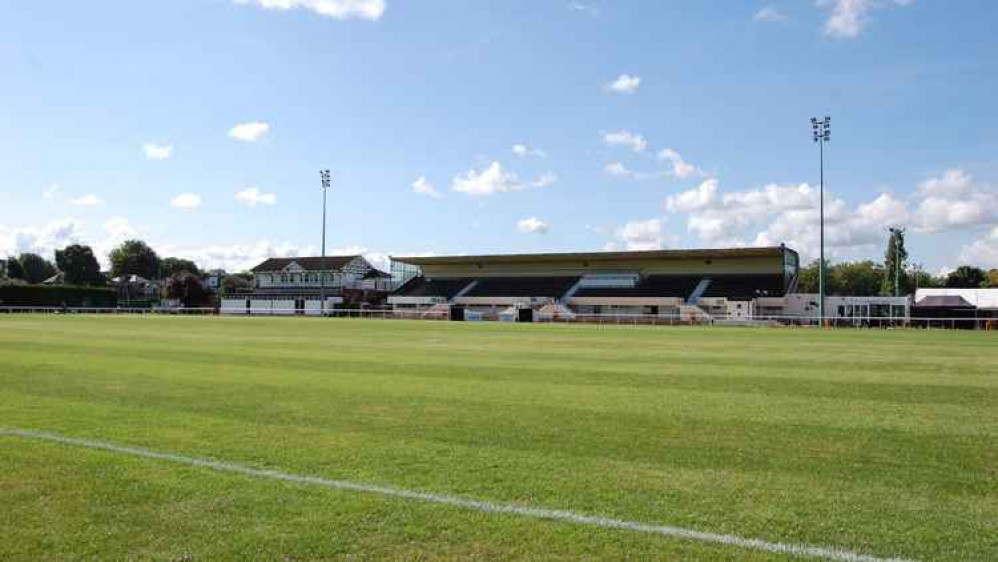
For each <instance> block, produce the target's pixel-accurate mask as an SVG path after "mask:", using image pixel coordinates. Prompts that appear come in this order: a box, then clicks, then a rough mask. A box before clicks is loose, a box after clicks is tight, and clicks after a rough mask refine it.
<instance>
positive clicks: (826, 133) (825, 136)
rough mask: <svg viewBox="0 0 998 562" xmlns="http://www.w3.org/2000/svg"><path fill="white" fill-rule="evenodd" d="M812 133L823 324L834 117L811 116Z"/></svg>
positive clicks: (819, 283) (820, 313)
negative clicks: (828, 150) (828, 146)
mask: <svg viewBox="0 0 998 562" xmlns="http://www.w3.org/2000/svg"><path fill="white" fill-rule="evenodd" d="M811 133H812V134H813V138H814V142H816V143H818V153H819V158H820V166H821V182H820V184H819V185H820V187H819V192H820V194H819V198H820V201H819V202H818V215H819V235H818V237H819V244H820V246H821V254H820V257H819V258H818V316H819V322H821V324H822V325H824V323H825V143H827V142H829V141H831V140H832V118H831V117H828V116H826V117H825V119H824V121H818V119H817V118H815V117H812V118H811Z"/></svg>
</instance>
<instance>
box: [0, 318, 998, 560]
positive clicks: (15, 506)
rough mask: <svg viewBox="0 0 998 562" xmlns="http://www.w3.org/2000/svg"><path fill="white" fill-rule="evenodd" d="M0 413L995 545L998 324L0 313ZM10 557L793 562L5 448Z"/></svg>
mask: <svg viewBox="0 0 998 562" xmlns="http://www.w3.org/2000/svg"><path fill="white" fill-rule="evenodd" d="M0 428H8V429H10V428H17V429H23V430H39V431H46V432H52V433H58V434H60V435H65V436H70V437H77V438H85V439H95V440H101V441H106V442H111V443H115V444H118V445H124V446H135V447H144V448H147V449H152V450H155V451H163V452H170V453H179V454H184V455H188V456H192V457H199V458H213V459H218V460H223V461H229V462H234V463H240V464H242V465H246V466H250V467H255V468H265V469H273V470H279V471H282V472H289V473H294V474H303V475H313V476H320V477H324V478H330V479H344V480H349V481H352V482H360V483H368V484H380V485H386V486H392V487H396V488H404V489H410V490H422V491H427V492H433V493H441V494H450V495H457V496H461V497H467V498H472V499H479V500H486V501H492V502H500V503H511V504H517V505H524V506H537V507H543V508H550V509H563V510H571V511H574V512H579V513H585V514H595V515H603V516H608V517H615V518H619V519H624V520H628V521H638V522H643V523H650V524H660V525H673V526H677V527H684V528H690V529H696V530H701V531H708V532H717V533H731V534H734V535H738V536H741V537H747V538H757V539H763V540H766V541H771V542H783V543H800V544H808V545H818V546H827V547H839V548H843V549H848V550H850V551H853V552H858V553H864V554H870V555H874V556H880V557H903V558H911V559H924V560H953V559H960V560H993V559H996V558H998V336H996V335H995V334H989V333H965V332H946V331H933V332H919V331H831V332H818V331H814V330H793V329H723V328H715V329H701V328H658V329H647V328H638V329H633V328H613V329H598V328H594V327H588V326H579V327H570V326H540V325H500V324H456V323H443V322H418V321H380V320H372V321H365V320H325V321H324V320H319V319H290V318H289V319H261V318H252V319H246V318H183V317H166V318H164V317H155V318H152V317H149V318H137V317H84V316H66V317H42V316H8V317H3V316H0ZM0 529H2V539H0V559H4V560H8V559H13V560H40V559H46V560H52V559H101V560H111V559H161V560H170V559H183V558H188V559H193V560H222V559H263V560H271V559H272V560H321V559H335V558H341V557H356V558H396V559H398V558H404V559H441V558H442V559H465V558H478V559H483V560H492V559H510V558H519V559H549V558H564V559H576V558H590V559H608V558H609V559H625V558H626V559H631V560H637V559H672V560H785V559H793V558H792V557H790V556H787V555H782V554H771V553H766V552H758V551H754V550H750V549H744V548H738V547H733V546H724V545H716V544H708V543H701V542H695V541H689V540H681V539H673V538H666V537H661V536H654V535H647V534H641V533H635V532H629V531H620V530H609V529H600V528H593V527H588V526H584V525H573V524H567V523H559V522H551V521H541V520H536V519H530V518H524V517H519V516H514V515H496V514H488V513H482V512H478V511H473V510H467V509H461V508H456V507H450V506H445V505H435V504H428V503H422V502H418V501H412V500H407V499H401V498H390V497H384V496H379V495H374V494H365V493H358V492H349V491H338V490H330V489H325V488H321V487H314V486H307V485H300V484H294V483H288V482H279V481H273V480H267V479H260V478H250V477H246V476H240V475H237V474H225V473H219V472H215V471H211V470H206V469H203V468H197V467H190V466H183V465H178V464H175V463H169V462H160V461H157V460H153V459H143V458H136V457H132V456H128V455H121V454H117V453H114V452H109V451H98V450H92V449H86V448H79V447H73V446H67V445H63V444H58V443H50V442H45V441H39V440H32V439H23V438H19V437H13V436H0Z"/></svg>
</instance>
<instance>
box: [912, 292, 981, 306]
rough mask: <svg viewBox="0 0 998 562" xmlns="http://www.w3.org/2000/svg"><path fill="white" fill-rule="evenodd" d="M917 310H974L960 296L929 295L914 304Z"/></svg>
mask: <svg viewBox="0 0 998 562" xmlns="http://www.w3.org/2000/svg"><path fill="white" fill-rule="evenodd" d="M915 306H916V307H918V308H974V305H972V304H970V303H969V302H967V301H966V300H965V299H964V298H963V297H961V296H960V295H930V296H927V297H922V299H921V300H919V301H917V302H915Z"/></svg>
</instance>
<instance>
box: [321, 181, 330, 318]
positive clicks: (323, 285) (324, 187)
mask: <svg viewBox="0 0 998 562" xmlns="http://www.w3.org/2000/svg"><path fill="white" fill-rule="evenodd" d="M319 178H320V179H321V180H322V258H321V259H320V260H319V313H320V314H321V315H322V316H325V315H326V191H327V190H329V170H320V171H319Z"/></svg>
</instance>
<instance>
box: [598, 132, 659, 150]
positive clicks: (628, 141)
mask: <svg viewBox="0 0 998 562" xmlns="http://www.w3.org/2000/svg"><path fill="white" fill-rule="evenodd" d="M603 142H605V143H606V144H607V145H608V146H626V147H628V148H630V149H631V150H633V151H634V152H644V150H645V149H646V148H648V141H646V140H645V138H644V137H642V136H641V135H639V134H637V133H632V132H630V131H617V132H615V133H606V134H605V135H603Z"/></svg>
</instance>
